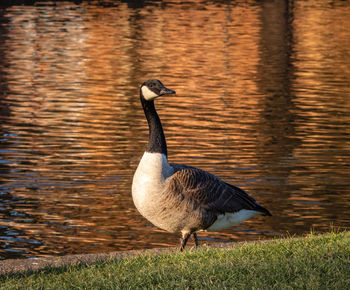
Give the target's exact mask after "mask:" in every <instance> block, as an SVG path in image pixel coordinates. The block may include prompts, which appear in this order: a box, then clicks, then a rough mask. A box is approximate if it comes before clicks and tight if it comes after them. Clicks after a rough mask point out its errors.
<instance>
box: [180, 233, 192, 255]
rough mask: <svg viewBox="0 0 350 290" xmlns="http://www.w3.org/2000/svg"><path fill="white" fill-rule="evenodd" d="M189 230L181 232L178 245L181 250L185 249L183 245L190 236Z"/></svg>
mask: <svg viewBox="0 0 350 290" xmlns="http://www.w3.org/2000/svg"><path fill="white" fill-rule="evenodd" d="M191 234H192V233H191V232H183V233H182V238H181V239H180V242H181V246H180V251H181V252H182V251H183V250H184V249H185V246H186V244H187V241H188V239H189V238H190V236H191Z"/></svg>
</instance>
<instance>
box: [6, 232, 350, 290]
mask: <svg viewBox="0 0 350 290" xmlns="http://www.w3.org/2000/svg"><path fill="white" fill-rule="evenodd" d="M138 288H146V289H158V288H160V289H257V288H258V289H350V233H348V232H340V233H339V232H338V233H337V232H332V233H329V234H323V235H316V234H311V235H309V236H307V237H303V238H287V239H279V240H273V241H268V242H255V243H246V244H243V245H242V244H237V245H234V246H232V247H229V248H221V249H215V248H209V247H203V248H201V249H199V250H193V251H192V250H190V251H186V252H184V253H165V254H159V255H142V256H139V257H134V258H126V259H123V260H119V261H116V260H114V261H112V260H110V261H104V262H100V263H96V264H92V265H80V266H71V267H67V268H63V269H51V270H44V271H40V272H36V273H27V274H25V275H20V276H10V277H6V276H5V277H1V278H0V289H138Z"/></svg>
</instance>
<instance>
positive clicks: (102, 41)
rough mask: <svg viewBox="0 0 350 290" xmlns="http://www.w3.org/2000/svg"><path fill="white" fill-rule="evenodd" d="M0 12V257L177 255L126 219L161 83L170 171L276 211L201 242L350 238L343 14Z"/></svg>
mask: <svg viewBox="0 0 350 290" xmlns="http://www.w3.org/2000/svg"><path fill="white" fill-rule="evenodd" d="M101 3H102V2H101V1H100V2H96V3H95V2H93V1H92V2H91V1H90V2H89V3H85V2H82V3H80V4H73V3H71V2H55V1H53V2H34V4H33V5H27V6H25V5H8V6H7V7H3V8H0V9H1V10H0V39H1V45H0V89H1V91H0V110H1V116H0V119H1V123H0V138H1V140H0V243H1V244H0V259H7V258H24V257H33V256H44V255H64V254H70V253H93V252H104V251H113V250H127V249H140V248H151V247H158V246H174V245H176V244H177V242H178V236H177V235H172V234H168V233H165V232H163V231H161V230H158V229H156V228H155V227H153V226H152V225H150V224H149V223H148V222H147V221H146V220H144V219H143V218H142V217H141V216H140V215H139V214H138V213H137V211H136V209H135V208H134V205H133V203H132V200H131V193H130V186H131V180H132V175H133V172H134V170H135V168H136V166H137V163H138V160H139V158H140V156H141V155H142V152H143V150H144V148H145V144H146V140H147V133H148V132H147V125H146V122H145V120H144V116H143V113H142V111H141V108H140V105H139V99H138V86H139V84H140V83H142V82H143V81H144V80H146V79H148V78H151V77H157V78H160V79H162V80H163V82H164V83H165V84H166V85H167V86H168V87H170V88H172V89H175V90H176V91H177V93H178V94H177V95H176V96H175V97H171V98H167V99H160V100H159V102H158V104H157V105H158V108H159V113H160V115H161V118H162V120H163V125H164V127H165V130H166V135H167V138H168V145H169V154H170V159H171V162H179V163H180V162H181V163H182V162H184V163H187V164H191V165H194V166H198V167H201V168H203V169H206V170H209V171H211V172H213V173H215V174H217V175H219V176H221V177H222V178H224V179H225V180H227V181H229V182H232V183H234V184H237V185H238V186H241V187H243V188H245V189H246V190H247V191H249V192H250V193H251V195H253V196H254V197H255V198H257V199H258V200H259V201H260V202H261V203H262V204H263V205H265V206H266V207H268V208H269V209H270V210H271V212H272V213H273V218H271V219H266V218H259V219H255V220H251V221H247V222H245V223H243V224H241V225H239V226H237V227H234V228H231V229H227V230H225V231H223V232H221V233H215V234H206V233H202V234H200V238H201V239H202V242H203V241H204V242H211V241H232V240H250V239H260V238H268V237H273V236H275V235H279V234H285V233H286V232H289V233H292V234H302V233H305V232H308V231H309V230H310V228H312V227H313V228H316V229H318V230H327V229H329V227H330V226H331V225H334V226H337V227H340V228H345V229H348V228H349V212H350V195H349V190H348V188H349V183H350V182H349V180H350V179H349V173H350V168H349V164H350V143H349V141H350V129H349V128H350V113H349V112H350V110H349V109H350V85H349V84H350V30H349V29H346V27H349V25H350V20H349V17H348V15H350V3H349V1H316V0H315V1H258V2H256V1H234V2H225V1H222V2H216V1H215V2H210V1H196V2H193V3H192V2H180V1H162V2H142V1H141V2H129V3H125V2H116V1H110V2H108V1H104V2H103V3H102V4H101Z"/></svg>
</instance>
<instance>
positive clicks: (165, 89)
mask: <svg viewBox="0 0 350 290" xmlns="http://www.w3.org/2000/svg"><path fill="white" fill-rule="evenodd" d="M170 94H176V92H175V91H173V90H171V89H168V88H166V87H163V88H162V89H161V90H160V94H159V95H160V96H163V95H170Z"/></svg>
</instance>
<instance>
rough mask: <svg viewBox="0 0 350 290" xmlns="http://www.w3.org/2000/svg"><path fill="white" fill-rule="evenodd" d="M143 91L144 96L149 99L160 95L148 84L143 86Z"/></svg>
mask: <svg viewBox="0 0 350 290" xmlns="http://www.w3.org/2000/svg"><path fill="white" fill-rule="evenodd" d="M141 91H142V95H143V97H144V98H145V99H146V100H147V101H149V100H152V99H155V98H156V97H158V95H157V94H156V93H155V92H152V91H151V90H150V89H149V88H148V87H147V86H143V87H142V88H141Z"/></svg>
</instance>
